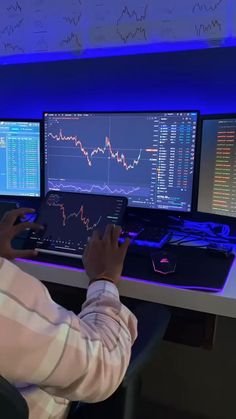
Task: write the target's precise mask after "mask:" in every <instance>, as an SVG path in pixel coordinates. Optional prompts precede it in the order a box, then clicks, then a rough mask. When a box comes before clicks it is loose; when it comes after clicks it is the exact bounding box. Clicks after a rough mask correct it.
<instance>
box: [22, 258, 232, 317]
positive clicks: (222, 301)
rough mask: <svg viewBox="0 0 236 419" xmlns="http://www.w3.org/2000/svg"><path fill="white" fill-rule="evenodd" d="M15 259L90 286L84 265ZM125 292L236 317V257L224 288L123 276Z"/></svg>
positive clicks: (50, 276) (49, 277)
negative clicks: (206, 289) (207, 288)
mask: <svg viewBox="0 0 236 419" xmlns="http://www.w3.org/2000/svg"><path fill="white" fill-rule="evenodd" d="M15 263H16V264H17V265H18V266H19V267H20V268H21V269H22V270H24V271H25V272H27V273H29V274H31V275H33V276H35V277H36V278H38V279H39V280H41V281H47V282H54V283H57V284H63V285H69V286H73V287H78V288H87V286H88V277H87V275H86V274H85V272H84V271H83V270H81V269H76V268H69V267H64V266H59V265H53V264H42V263H40V262H32V261H26V260H21V259H18V260H16V261H15ZM119 291H120V295H121V296H125V297H131V298H136V299H139V300H144V301H151V302H155V303H161V304H165V305H169V306H173V307H179V308H184V309H189V310H195V311H200V312H204V313H212V314H216V315H220V316H226V317H232V318H236V258H235V259H234V261H233V264H232V266H231V269H230V272H229V275H228V278H227V281H226V283H225V286H224V288H223V290H222V291H221V292H218V293H212V292H202V291H192V290H186V289H180V288H175V287H169V286H166V285H160V284H156V283H153V282H148V281H144V280H141V279H140V280H139V279H134V278H122V280H121V281H120V284H119Z"/></svg>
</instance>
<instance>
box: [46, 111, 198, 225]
mask: <svg viewBox="0 0 236 419" xmlns="http://www.w3.org/2000/svg"><path fill="white" fill-rule="evenodd" d="M71 113H74V114H140V115H142V114H163V113H169V114H171V113H174V114H176V113H196V116H197V130H196V141H195V160H194V169H193V184H192V196H191V209H190V211H177V210H167V209H160V208H144V207H132V206H129V205H128V206H127V209H126V211H127V213H128V214H131V215H132V216H137V217H138V218H145V219H146V218H150V220H153V218H155V217H156V215H157V214H158V215H159V216H160V217H163V216H164V217H169V216H175V217H177V218H180V219H181V218H184V217H187V216H191V215H192V214H193V213H194V212H195V210H196V202H197V201H196V199H195V196H196V192H195V191H196V188H197V183H196V180H197V179H198V176H197V173H196V170H197V168H198V166H199V165H198V160H199V156H198V155H197V154H198V153H199V152H198V143H199V139H200V137H199V135H200V130H199V128H200V127H199V125H200V111H199V110H196V109H187V110H183V109H177V110H176V109H175V110H158V111H156V110H153V109H152V110H125V111H121V110H87V109H86V110H82V111H81V110H80V111H77V110H76V111H75V110H70V111H68V110H67V111H61V110H60V111H44V112H43V138H44V140H43V147H44V150H43V155H45V115H48V114H59V115H60V114H61V115H62V114H71ZM45 173H46V171H45V160H44V184H43V193H44V196H45V195H46V193H47V191H46V176H45ZM150 220H149V221H150Z"/></svg>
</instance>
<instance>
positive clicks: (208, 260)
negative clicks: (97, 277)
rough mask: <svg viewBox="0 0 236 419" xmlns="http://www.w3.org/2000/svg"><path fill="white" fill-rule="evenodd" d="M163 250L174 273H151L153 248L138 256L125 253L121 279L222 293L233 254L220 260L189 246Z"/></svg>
mask: <svg viewBox="0 0 236 419" xmlns="http://www.w3.org/2000/svg"><path fill="white" fill-rule="evenodd" d="M164 249H165V250H166V251H167V252H169V253H170V254H173V255H174V256H175V258H176V268H175V272H172V273H169V274H167V275H164V274H160V273H158V272H155V271H154V269H153V265H152V259H151V253H153V252H155V250H156V249H155V250H154V249H150V248H149V249H146V251H145V249H143V251H139V254H133V253H130V254H129V253H128V255H127V257H126V260H125V264H124V270H123V276H128V277H133V278H139V279H143V280H147V281H151V282H157V283H160V284H163V285H164V284H166V285H170V286H174V287H180V288H187V289H195V290H200V291H212V292H219V291H221V290H222V288H223V286H224V284H225V281H226V279H227V276H228V273H229V271H230V268H231V265H232V262H233V260H234V255H233V254H230V255H229V256H228V257H224V256H222V255H218V254H211V253H209V252H208V251H207V250H206V249H201V248H196V247H193V246H174V245H172V246H171V245H168V246H165V247H164Z"/></svg>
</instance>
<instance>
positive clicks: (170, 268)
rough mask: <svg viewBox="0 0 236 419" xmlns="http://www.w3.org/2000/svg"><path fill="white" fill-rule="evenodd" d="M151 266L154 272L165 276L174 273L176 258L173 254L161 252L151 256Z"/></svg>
mask: <svg viewBox="0 0 236 419" xmlns="http://www.w3.org/2000/svg"><path fill="white" fill-rule="evenodd" d="M151 258H152V265H153V269H154V271H155V272H157V273H159V274H163V275H167V274H170V273H173V272H175V269H176V257H175V255H173V253H171V252H169V251H166V250H161V251H159V252H155V253H152V254H151Z"/></svg>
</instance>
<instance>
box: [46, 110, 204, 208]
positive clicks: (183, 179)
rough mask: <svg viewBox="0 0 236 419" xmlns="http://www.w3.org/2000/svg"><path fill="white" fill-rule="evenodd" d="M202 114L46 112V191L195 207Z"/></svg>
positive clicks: (133, 203)
mask: <svg viewBox="0 0 236 419" xmlns="http://www.w3.org/2000/svg"><path fill="white" fill-rule="evenodd" d="M197 120H198V113H197V112H196V111H188V112H120V113H118V112H103V113H102V112H88V113H85V112H84V113H75V112H71V113H69V112H67V113H58V112H56V113H45V115H44V122H45V190H46V192H47V191H50V190H53V191H72V192H83V193H94V194H102V195H121V196H125V197H127V198H128V205H129V206H131V207H140V208H148V209H165V210H172V211H183V212H189V211H191V205H192V189H193V172H194V162H195V143H196V134H197Z"/></svg>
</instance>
